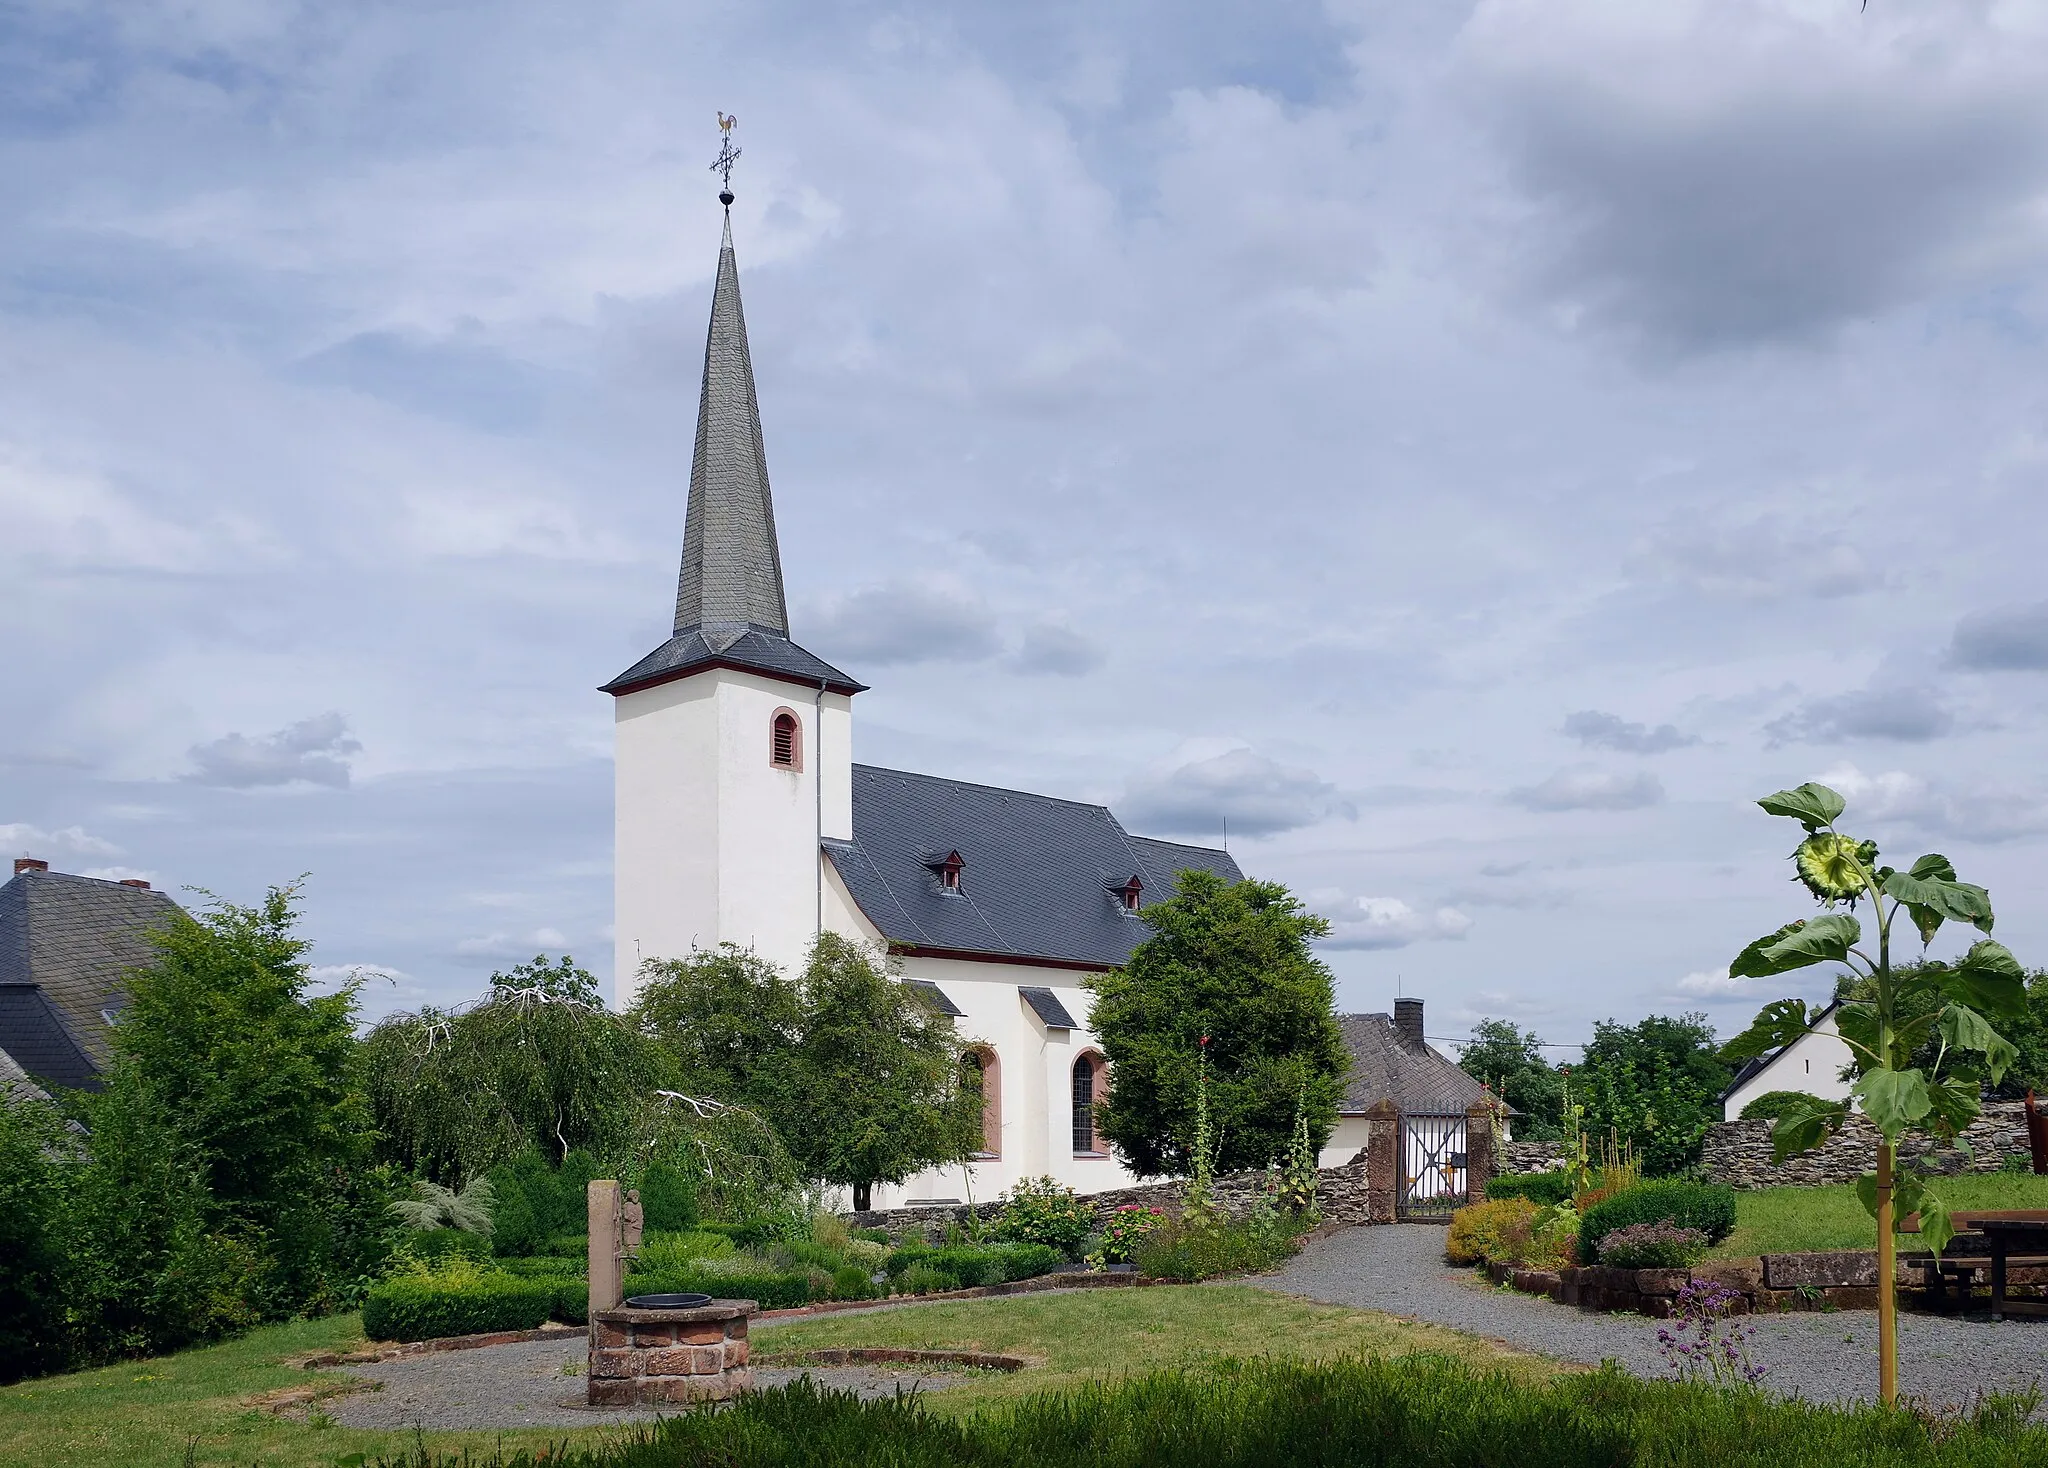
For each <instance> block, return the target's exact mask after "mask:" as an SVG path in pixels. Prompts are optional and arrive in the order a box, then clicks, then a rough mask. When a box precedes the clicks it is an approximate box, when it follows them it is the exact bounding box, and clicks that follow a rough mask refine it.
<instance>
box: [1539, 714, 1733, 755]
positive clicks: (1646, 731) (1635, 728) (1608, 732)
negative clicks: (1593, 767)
mask: <svg viewBox="0 0 2048 1468" xmlns="http://www.w3.org/2000/svg"><path fill="white" fill-rule="evenodd" d="M1564 732H1565V733H1567V734H1569V735H1570V736H1571V737H1572V738H1574V739H1576V740H1578V741H1579V743H1581V744H1583V745H1585V746H1586V747H1587V748H1588V749H1618V750H1620V751H1621V752H1622V753H1624V754H1662V753H1664V751H1666V750H1668V749H1685V748H1687V747H1688V746H1690V745H1694V744H1698V743H1699V742H1700V740H1699V736H1698V735H1697V734H1681V733H1680V732H1679V731H1678V729H1677V728H1676V726H1674V725H1671V724H1659V725H1658V726H1657V727H1656V728H1654V729H1652V728H1651V727H1650V726H1649V725H1647V724H1631V723H1627V722H1625V721H1624V720H1623V719H1622V717H1621V715H1619V714H1603V713H1601V712H1600V711H1599V710H1597V709H1582V710H1581V711H1580V712H1578V713H1576V714H1571V715H1568V716H1567V717H1566V718H1565V721H1564Z"/></svg>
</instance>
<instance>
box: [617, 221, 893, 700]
mask: <svg viewBox="0 0 2048 1468" xmlns="http://www.w3.org/2000/svg"><path fill="white" fill-rule="evenodd" d="M716 667H728V668H744V669H746V670H748V671H750V672H755V673H765V674H766V675H768V676H769V677H771V678H779V679H782V680H784V681H786V682H791V683H800V684H803V685H804V686H805V687H808V688H816V687H817V686H818V685H819V683H820V682H822V683H823V684H824V685H825V686H826V687H827V688H828V689H830V690H831V691H832V692H835V693H859V692H861V691H862V689H863V686H864V685H862V684H859V683H856V682H854V680H853V679H851V678H849V677H848V676H847V675H846V674H844V673H842V672H840V671H839V670H838V669H837V668H835V667H833V666H832V665H831V664H830V663H828V662H826V661H824V660H823V659H822V658H818V657H814V656H812V655H811V654H810V653H808V652H806V651H804V649H802V648H801V647H798V646H797V645H796V644H795V643H794V642H792V641H790V637H789V608H788V605H787V604H786V602H785V601H784V599H783V595H782V555H781V552H780V550H779V549H778V548H777V546H776V543H775V505H774V502H773V501H772V500H771V499H770V497H769V492H768V454H767V451H766V449H765V448H764V447H763V446H762V442H761V407H760V403H759V401H758V399H757V398H756V397H755V394H754V362H753V357H752V356H751V354H750V353H749V352H748V350H747V316H746V312H745V311H744V310H743V309H742V307H741V305H740V270H739V264H738V262H737V261H736V259H735V258H734V256H733V249H732V219H731V217H730V216H729V215H728V216H727V218H726V222H725V236H724V239H723V240H722V241H721V242H720V244H719V247H718V280H717V283H716V285H715V286H714V287H713V288H712V293H711V326H710V330H709V331H708V333H707V334H706V337H705V341H704V385H703V388H702V390H701V391H700V392H699V394H698V398H697V444H696V448H695V450H694V451H693V453H692V455H691V458H690V506H689V510H688V511H687V512H686V514H685V516H684V520H683V565H682V572H681V574H680V575H679V576H678V577H677V578H676V619H675V633H674V635H673V636H672V637H670V638H669V640H668V641H667V642H665V643H663V644H662V645H661V646H660V647H658V648H656V649H655V650H654V651H653V652H651V653H649V654H648V655H647V656H646V657H644V658H642V659H641V660H640V661H639V662H637V663H635V664H634V665H633V666H632V667H630V668H628V669H627V670H626V671H625V672H623V673H621V674H620V675H619V676H618V677H616V678H614V679H613V680H612V681H611V682H609V683H607V684H605V686H604V691H605V692H606V693H630V692H631V691H633V690H634V689H636V688H646V687H649V686H651V685H653V684H656V683H665V682H668V681H669V680H670V679H674V678H681V677H685V676H687V675H688V674H691V673H695V672H698V671H700V670H702V669H705V668H716Z"/></svg>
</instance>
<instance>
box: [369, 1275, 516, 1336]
mask: <svg viewBox="0 0 2048 1468" xmlns="http://www.w3.org/2000/svg"><path fill="white" fill-rule="evenodd" d="M555 1283H556V1282H555V1281H552V1280H544V1279H518V1278H515V1277H514V1276H512V1275H509V1274H498V1275H486V1276H485V1277H484V1278H482V1279H480V1280H477V1281H476V1282H475V1283H473V1284H464V1285H445V1284H436V1283H435V1282H434V1281H432V1280H427V1279H417V1278H407V1277H400V1278H398V1279H387V1280H380V1281H379V1282H378V1283H376V1284H374V1285H372V1286H370V1292H369V1294H368V1295H367V1296H365V1297H364V1299H363V1334H364V1335H366V1336H368V1337H369V1338H370V1339H371V1340H373V1341H426V1340H434V1339H437V1338H438V1337H441V1336H449V1335H478V1334H481V1333H482V1332H484V1331H494V1330H534V1329H537V1328H538V1327H540V1326H542V1325H545V1324H547V1319H548V1311H549V1310H550V1309H551V1308H552V1306H553V1305H554V1299H555Z"/></svg>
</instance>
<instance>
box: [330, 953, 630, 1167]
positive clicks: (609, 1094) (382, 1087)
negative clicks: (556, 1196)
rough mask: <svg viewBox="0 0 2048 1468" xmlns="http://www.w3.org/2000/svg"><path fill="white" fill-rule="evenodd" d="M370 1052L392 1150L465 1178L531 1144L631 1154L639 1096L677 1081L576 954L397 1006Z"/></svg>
mask: <svg viewBox="0 0 2048 1468" xmlns="http://www.w3.org/2000/svg"><path fill="white" fill-rule="evenodd" d="M363 1056H364V1061H365V1065H366V1070H367V1074H368V1078H369V1090H370V1098H371V1103H372V1105H373V1107H374V1109H375V1113H376V1119H377V1126H378V1129H379V1131H380V1132H381V1133H382V1134H383V1142H382V1146H383V1148H384V1150H385V1153H386V1155H387V1156H388V1157H389V1158H390V1159H391V1160H393V1161H396V1162H398V1163H401V1164H403V1165H404V1166H406V1167H409V1168H412V1169H414V1170H415V1171H417V1172H420V1173H422V1174H423V1175H425V1176H426V1177H428V1178H430V1179H432V1180H434V1181H436V1182H439V1183H442V1184H444V1185H448V1186H452V1187H458V1188H459V1187H461V1186H463V1185H464V1184H465V1183H467V1182H468V1181H469V1179H470V1178H472V1177H474V1176H476V1175H478V1174H480V1173H484V1172H487V1171H489V1170H490V1169H491V1168H492V1167H493V1166H495V1165H497V1164H498V1163H501V1162H505V1161H507V1160H509V1159H511V1158H513V1157H516V1156H518V1155H519V1154H520V1153H522V1152H524V1151H525V1150H526V1149H527V1148H529V1147H536V1148H538V1149H540V1151H541V1152H542V1153H544V1154H545V1155H546V1156H547V1157H548V1158H549V1160H550V1161H551V1162H553V1163H556V1164H559V1163H560V1162H561V1161H562V1159H563V1158H565V1157H566V1156H568V1154H569V1153H570V1152H572V1151H575V1150H578V1149H582V1150H585V1151H588V1152H590V1153H593V1154H595V1155H596V1156H597V1157H598V1158H600V1159H601V1160H602V1161H604V1162H605V1163H606V1164H608V1165H613V1166H616V1165H619V1164H623V1163H625V1162H627V1161H629V1160H630V1158H631V1156H632V1151H633V1145H634V1138H635V1134H636V1124H637V1119H638V1116H639V1109H640V1107H641V1106H642V1105H643V1104H644V1102H645V1100H646V1098H647V1097H648V1096H649V1095H650V1094H651V1093H652V1092H654V1091H655V1090H656V1089H658V1088H660V1087H661V1086H663V1085H666V1084H668V1082H669V1080H670V1067H669V1064H668V1062H667V1060H666V1058H665V1056H664V1054H663V1052H662V1050H661V1048H660V1047H659V1046H658V1045H656V1044H655V1043H653V1042H652V1041H651V1040H649V1039H648V1038H647V1037H646V1036H644V1035H643V1034H642V1033H641V1032H640V1030H639V1029H638V1027H637V1026H635V1025H633V1024H632V1023H630V1022H629V1021H627V1020H626V1019H625V1018H623V1017H622V1016H620V1015H616V1014H612V1013H610V1012H609V1011H607V1010H606V1009H605V1007H604V1004H603V1001H602V1000H601V999H600V998H599V997H598V993H597V986H596V981H595V980H594V979H592V978H591V976H590V975H589V974H588V973H586V972H584V971H583V970H581V969H579V968H577V967H576V966H575V964H574V962H573V961H572V960H571V959H569V958H568V957H567V956H564V957H563V958H562V960H561V961H560V962H559V963H558V964H549V963H548V962H547V960H546V959H545V958H544V957H543V958H536V959H535V960H534V961H533V962H532V963H530V964H521V965H519V966H518V967H516V968H514V969H513V970H512V971H511V972H510V973H509V974H493V975H492V976H491V989H490V992H489V993H487V994H485V995H484V996H483V997H482V998H481V999H479V1000H477V1001H476V1002H474V1003H472V1004H467V1005H459V1006H457V1007H455V1008H452V1009H434V1008H427V1009H422V1010H420V1011H419V1012H418V1013H413V1014H395V1015H392V1016H390V1017H389V1018H387V1019H385V1020H384V1021H383V1022H382V1023H380V1024H379V1025H377V1027H376V1028H375V1029H373V1030H371V1032H370V1033H369V1035H368V1036H367V1037H366V1038H365V1039H364V1042H363Z"/></svg>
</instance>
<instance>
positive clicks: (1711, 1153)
mask: <svg viewBox="0 0 2048 1468" xmlns="http://www.w3.org/2000/svg"><path fill="white" fill-rule="evenodd" d="M1962 1140H1963V1141H1965V1142H1967V1143H1968V1144H1969V1151H1968V1152H1965V1151H1964V1150H1962V1149H1961V1148H1958V1147H1954V1146H1949V1145H1946V1144H1943V1143H1939V1142H1936V1141H1935V1140H1934V1139H1932V1138H1930V1137H1920V1136H1908V1137H1906V1138H1904V1139H1903V1140H1902V1141H1901V1142H1900V1144H1899V1151H1900V1155H1901V1156H1902V1157H1906V1158H1914V1159H1919V1160H1920V1161H1921V1162H1922V1165H1924V1166H1926V1167H1928V1168H1929V1169H1930V1170H1931V1171H1934V1172H1937V1173H1945V1174H1951V1175H1953V1174H1956V1173H1965V1172H1997V1171H1999V1170H2000V1169H2001V1168H2002V1167H2003V1166H2004V1165H2005V1159H2006V1158H2007V1157H2009V1156H2014V1155H2017V1156H2021V1157H2025V1156H2028V1155H2029V1153H2028V1150H2027V1117H2026V1106H2025V1103H2023V1102H2019V1101H1987V1102H1985V1103H1984V1111H1983V1114H1982V1115H1980V1116H1979V1117H1978V1118H1977V1119H1976V1120H1975V1121H1973V1122H1971V1123H1970V1125H1969V1126H1968V1127H1967V1128H1965V1129H1964V1132H1963V1137H1962ZM1510 1151H1512V1147H1511V1148H1510ZM1700 1163H1701V1166H1702V1167H1703V1168H1704V1169H1705V1171H1706V1175H1707V1176H1708V1177H1709V1178H1711V1179H1713V1180H1714V1181H1715V1182H1723V1183H1727V1184H1728V1185H1729V1186H1731V1187H1736V1188H1776V1187H1785V1186H1788V1185H1790V1186H1798V1187H1814V1186H1818V1185H1820V1184H1823V1183H1853V1182H1854V1181H1856V1179H1857V1178H1859V1177H1861V1176H1862V1175H1863V1174H1864V1173H1866V1172H1869V1171H1870V1170H1871V1169H1872V1168H1874V1167H1875V1166H1876V1165H1877V1128H1876V1127H1874V1126H1872V1125H1871V1124H1870V1123H1869V1122H1868V1121H1866V1120H1865V1119H1864V1118H1863V1117H1861V1116H1852V1117H1850V1118H1849V1123H1848V1125H1847V1126H1845V1127H1843V1128H1842V1130H1841V1131H1840V1132H1838V1133H1837V1134H1836V1135H1835V1136H1833V1137H1832V1138H1830V1139H1829V1140H1828V1141H1827V1143H1826V1144H1825V1145H1823V1146H1820V1147H1817V1148H1815V1149H1814V1150H1813V1151H1811V1152H1804V1153H1801V1154H1800V1155H1798V1156H1796V1157H1788V1158H1787V1159H1786V1160H1785V1162H1784V1164H1783V1165H1782V1166H1779V1165H1777V1164H1774V1163H1773V1162H1772V1161H1771V1123H1770V1122H1768V1121H1763V1120H1758V1121H1724V1122H1717V1123H1716V1124H1715V1125H1713V1126H1711V1127H1709V1128H1707V1135H1706V1140H1705V1142H1704V1144H1703V1146H1702V1149H1701V1154H1700Z"/></svg>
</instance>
